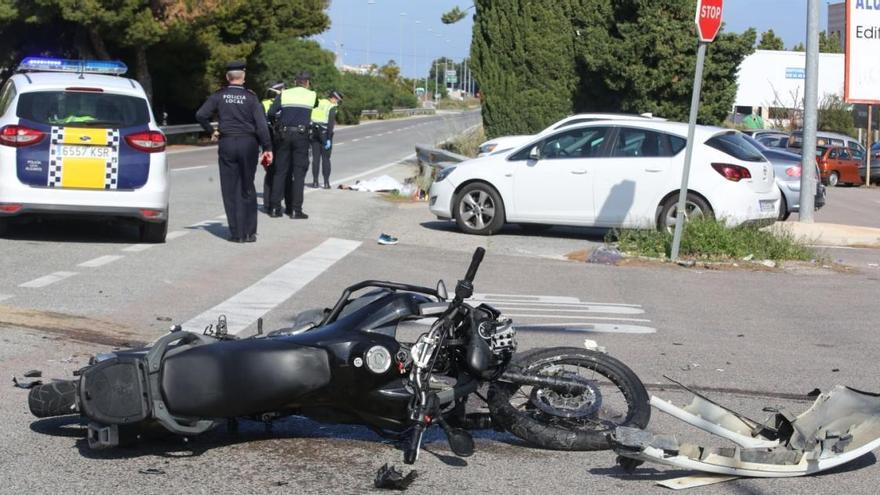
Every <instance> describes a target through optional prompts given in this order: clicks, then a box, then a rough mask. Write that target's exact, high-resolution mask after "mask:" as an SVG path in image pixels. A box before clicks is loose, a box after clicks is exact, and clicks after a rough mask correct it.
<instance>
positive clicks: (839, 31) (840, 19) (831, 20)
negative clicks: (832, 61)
mask: <svg viewBox="0 0 880 495" xmlns="http://www.w3.org/2000/svg"><path fill="white" fill-rule="evenodd" d="M825 34H827V35H828V36H837V40H838V41H840V47H841V48H844V49H845V48H846V2H837V3H830V2H829V3H828V25H827V26H826V28H825Z"/></svg>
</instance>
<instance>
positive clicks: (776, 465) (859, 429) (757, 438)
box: [609, 377, 880, 478]
mask: <svg viewBox="0 0 880 495" xmlns="http://www.w3.org/2000/svg"><path fill="white" fill-rule="evenodd" d="M667 378H668V377H667ZM672 381H673V383H676V384H677V385H679V386H681V387H682V388H683V389H684V390H687V391H688V392H690V393H691V394H692V395H693V396H694V399H693V401H692V402H691V403H690V404H689V405H687V406H685V407H683V408H679V407H676V406H675V405H673V404H672V403H671V402H668V401H665V400H662V399H659V398H657V397H653V396H652V397H651V399H650V404H651V406H653V407H654V408H656V409H658V410H660V411H662V412H664V413H666V414H669V415H670V416H672V417H674V418H676V419H678V420H680V421H682V422H684V423H687V424H688V425H690V426H693V427H696V428H698V429H700V430H702V431H704V432H706V433H709V434H711V435H715V436H716V437H719V438H723V439H726V440H729V441H731V442H733V443H734V444H735V445H736V446H735V447H705V446H701V445H696V444H687V443H679V442H678V440H677V439H676V437H674V436H671V435H662V434H657V435H655V434H653V433H650V432H647V431H645V430H640V429H637V428H631V427H626V426H620V427H618V428H617V429H615V431H614V433H612V434H611V435H609V441H610V443H611V446H612V448H613V449H614V450H615V451H616V452H617V454H618V455H620V456H622V457H627V458H629V459H633V460H635V461H644V462H655V463H658V464H662V465H665V466H672V467H675V468H681V469H689V470H697V471H701V472H705V473H711V474H716V475H725V476H746V477H753V478H782V477H793V476H805V475H810V474H814V473H818V472H822V471H828V470H830V469H834V468H836V467H838V466H841V465H844V464H846V463H849V462H851V461H853V460H855V459H857V458H859V457H862V456H864V455H867V454H869V453H871V452H872V451H873V450H875V449H877V448H880V428H878V425H880V395H878V394H871V393H866V392H860V391H858V390H854V389H852V388H849V387H844V386H842V385H837V386H835V387H834V388H833V389H832V390H831V392H827V393H820V394H819V395H818V396H817V397H816V400H815V402H814V403H813V405H812V406H811V407H810V408H809V409H807V410H806V411H805V412H803V413H802V414H800V415H798V416H793V415H791V414H788V413H787V412H780V411H777V412H775V413H774V414H773V415H772V416H771V417H770V418H768V419H767V420H765V421H763V422H759V421H755V420H752V419H750V418H748V417H746V416H744V415H742V414H740V413H737V412H735V411H732V410H730V409H727V408H726V407H724V406H722V405H720V404H718V403H715V402H713V401H712V400H711V399H709V398H707V397H705V396H703V395H701V394H700V393H699V392H697V391H694V390H692V389H690V388H688V387H686V386H685V385H683V384H681V383H679V382H676V381H674V380H672ZM816 391H818V389H817V390H816Z"/></svg>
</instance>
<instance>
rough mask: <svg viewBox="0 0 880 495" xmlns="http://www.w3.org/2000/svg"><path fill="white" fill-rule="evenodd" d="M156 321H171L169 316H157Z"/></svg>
mask: <svg viewBox="0 0 880 495" xmlns="http://www.w3.org/2000/svg"><path fill="white" fill-rule="evenodd" d="M156 321H171V317H170V316H157V317H156Z"/></svg>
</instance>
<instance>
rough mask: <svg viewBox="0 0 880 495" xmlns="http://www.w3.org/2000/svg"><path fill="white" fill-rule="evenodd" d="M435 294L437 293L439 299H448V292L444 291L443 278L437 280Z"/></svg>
mask: <svg viewBox="0 0 880 495" xmlns="http://www.w3.org/2000/svg"><path fill="white" fill-rule="evenodd" d="M437 294H439V295H440V299H442V300H444V301H445V300H447V299H449V293H448V292H446V284H444V283H443V280H440V281H438V282H437Z"/></svg>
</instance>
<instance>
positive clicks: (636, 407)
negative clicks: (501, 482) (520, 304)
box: [488, 347, 651, 451]
mask: <svg viewBox="0 0 880 495" xmlns="http://www.w3.org/2000/svg"><path fill="white" fill-rule="evenodd" d="M513 364H514V365H515V366H517V367H519V368H520V371H521V372H522V373H525V374H540V375H545V376H555V377H560V378H567V379H573V380H577V381H579V382H581V383H582V384H584V385H585V386H586V387H587V391H585V392H584V393H581V394H560V393H557V392H555V391H553V390H551V389H549V388H544V387H537V386H531V385H517V384H512V383H506V382H495V383H492V384H491V386H490V387H489V396H488V402H489V411H490V412H491V413H492V416H493V418H494V420H495V421H496V422H497V424H498V425H500V426H501V427H503V428H504V429H505V430H507V431H509V432H510V433H513V434H514V435H516V436H517V437H519V438H522V439H523V440H526V441H527V442H529V443H532V444H534V445H536V446H538V447H542V448H546V449H552V450H573V451H574V450H605V449H608V448H610V445H609V443H608V439H607V435H608V433H610V432H612V431H613V430H614V428H616V427H617V426H631V427H637V428H644V427H645V426H647V424H648V420H649V419H650V417H651V407H650V405H649V403H648V392H647V391H646V390H645V386H644V385H643V384H642V382H641V380H639V378H638V377H637V376H636V374H635V373H633V371H632V370H631V369H629V368H628V367H627V366H626V365H625V364H623V363H622V362H620V361H618V360H617V359H614V358H613V357H611V356H608V355H606V354H603V353H599V352H595V351H589V350H586V349H579V348H576V347H556V348H550V349H542V350H538V351H529V352H526V353H524V354H522V355H520V356H517V358H516V359H515V360H514V363H513Z"/></svg>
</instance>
